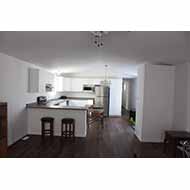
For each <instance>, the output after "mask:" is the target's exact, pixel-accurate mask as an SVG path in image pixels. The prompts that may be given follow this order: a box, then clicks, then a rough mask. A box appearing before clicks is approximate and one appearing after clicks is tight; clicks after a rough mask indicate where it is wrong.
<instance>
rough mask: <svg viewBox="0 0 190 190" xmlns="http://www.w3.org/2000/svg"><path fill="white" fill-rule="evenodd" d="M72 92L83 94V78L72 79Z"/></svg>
mask: <svg viewBox="0 0 190 190" xmlns="http://www.w3.org/2000/svg"><path fill="white" fill-rule="evenodd" d="M71 81H72V82H71V83H72V84H71V86H72V88H71V91H73V92H81V91H82V90H83V79H81V78H72V79H71Z"/></svg>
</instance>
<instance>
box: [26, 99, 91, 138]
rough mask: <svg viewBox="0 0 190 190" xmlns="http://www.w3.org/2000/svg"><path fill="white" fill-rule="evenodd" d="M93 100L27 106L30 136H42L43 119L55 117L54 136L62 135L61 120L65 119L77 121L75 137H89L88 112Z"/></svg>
mask: <svg viewBox="0 0 190 190" xmlns="http://www.w3.org/2000/svg"><path fill="white" fill-rule="evenodd" d="M92 104H93V100H84V99H83V100H77V99H67V100H59V101H50V102H48V103H47V104H45V105H39V104H37V103H31V104H27V117H28V118H27V121H28V122H27V125H28V126H27V127H28V134H35V135H41V118H42V117H53V118H54V119H55V121H54V135H56V136H60V135H61V120H62V119H63V118H73V119H75V125H76V129H75V136H76V137H86V135H87V111H88V107H89V106H90V105H92Z"/></svg>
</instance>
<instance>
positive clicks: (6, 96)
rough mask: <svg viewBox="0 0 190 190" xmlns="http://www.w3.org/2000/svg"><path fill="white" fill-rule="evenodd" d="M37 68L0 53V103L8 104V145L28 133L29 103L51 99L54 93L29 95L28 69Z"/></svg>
mask: <svg viewBox="0 0 190 190" xmlns="http://www.w3.org/2000/svg"><path fill="white" fill-rule="evenodd" d="M29 67H35V66H34V65H32V64H29V63H27V62H23V61H21V60H19V59H16V58H14V57H10V56H7V55H5V54H2V53H0V101H2V102H3V101H5V102H8V144H9V145H10V144H12V143H14V142H15V141H17V140H18V139H19V138H21V137H22V136H24V135H26V133H27V124H26V122H27V121H26V120H27V118H26V109H25V106H26V104H27V103H31V102H34V101H36V97H37V96H39V95H46V96H48V97H49V98H53V97H54V96H55V94H54V93H45V94H39V93H35V94H33V93H28V92H27V89H28V68H29Z"/></svg>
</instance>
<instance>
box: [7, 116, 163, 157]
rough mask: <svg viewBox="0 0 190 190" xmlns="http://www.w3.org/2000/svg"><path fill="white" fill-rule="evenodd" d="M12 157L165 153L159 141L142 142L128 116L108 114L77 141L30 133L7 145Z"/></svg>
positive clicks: (154, 154) (143, 155)
mask: <svg viewBox="0 0 190 190" xmlns="http://www.w3.org/2000/svg"><path fill="white" fill-rule="evenodd" d="M8 156H9V157H10V158H133V157H144V158H158V157H161V158H162V157H166V156H165V155H164V154H163V145H162V144H159V143H140V142H139V141H138V140H137V138H136V137H135V135H134V131H133V129H132V128H131V127H129V126H128V124H127V121H126V119H125V118H108V119H106V121H105V127H104V128H101V127H100V125H99V124H97V125H96V126H91V127H90V128H89V130H88V136H87V137H86V138H76V139H75V141H72V140H65V139H62V138H61V137H57V136H56V137H54V138H53V140H52V139H51V138H50V137H45V140H42V139H41V136H37V135H31V136H30V138H29V139H28V140H26V141H23V140H20V141H18V142H16V143H15V144H14V145H12V146H10V147H9V149H8Z"/></svg>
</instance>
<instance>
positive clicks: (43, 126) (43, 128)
mask: <svg viewBox="0 0 190 190" xmlns="http://www.w3.org/2000/svg"><path fill="white" fill-rule="evenodd" d="M44 132H45V125H44V123H42V138H44V136H45V134H44Z"/></svg>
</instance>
